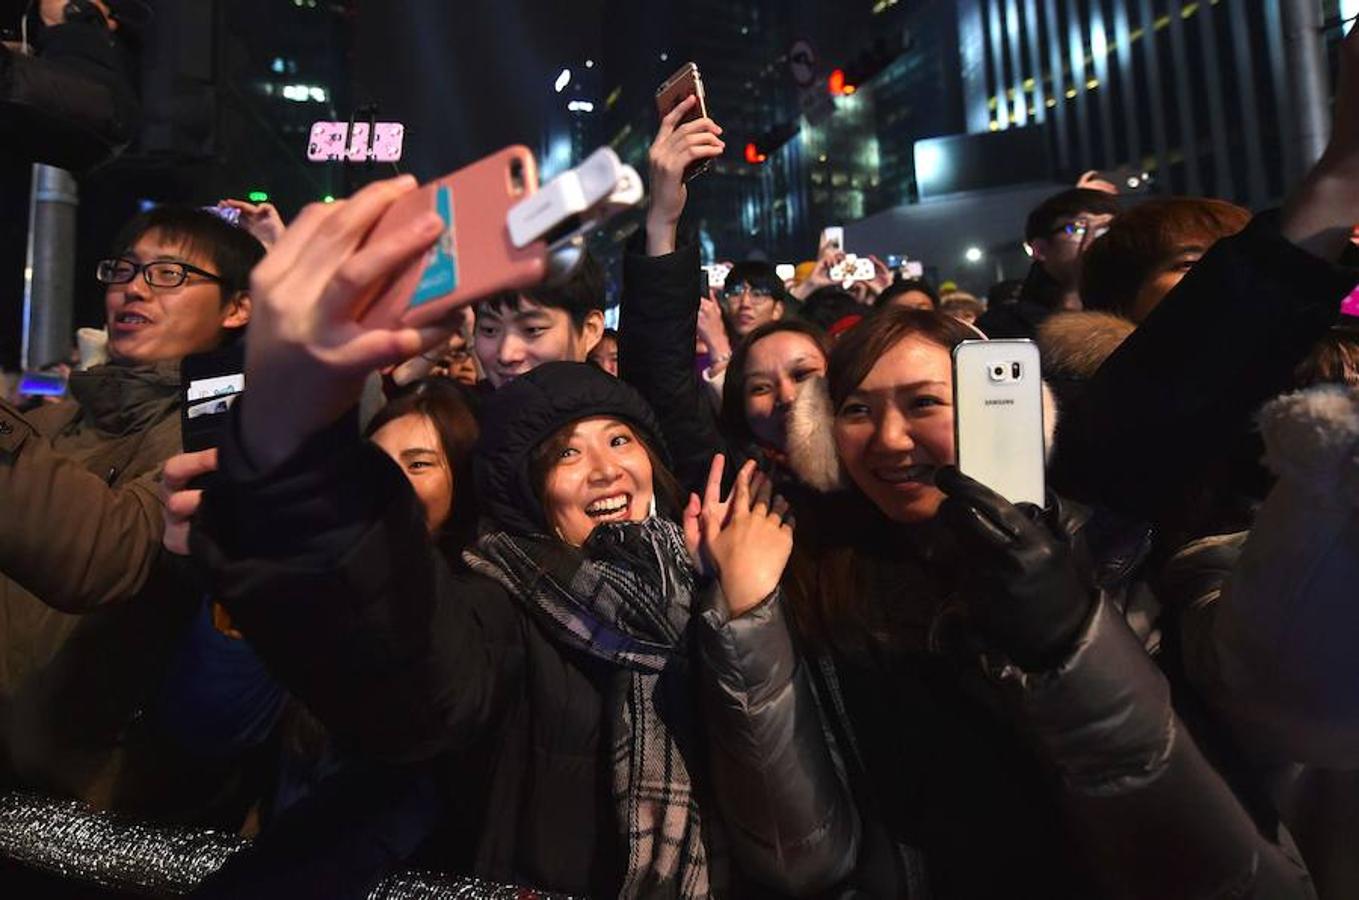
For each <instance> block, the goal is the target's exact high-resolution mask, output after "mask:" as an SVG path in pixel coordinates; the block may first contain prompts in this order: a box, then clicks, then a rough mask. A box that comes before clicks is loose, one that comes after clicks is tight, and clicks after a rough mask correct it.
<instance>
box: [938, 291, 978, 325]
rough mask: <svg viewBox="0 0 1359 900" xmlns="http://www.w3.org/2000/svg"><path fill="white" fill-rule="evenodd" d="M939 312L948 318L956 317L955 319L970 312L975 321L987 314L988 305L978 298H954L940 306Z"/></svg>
mask: <svg viewBox="0 0 1359 900" xmlns="http://www.w3.org/2000/svg"><path fill="white" fill-rule="evenodd" d="M939 311H940V312H941V313H943V314H944V315H946V316H954V317H955V318H956V317H957V314H958V313H960V312H970V313H972V318H973V319H979V318H981V316H982V314H983V313H985V312H986V304H984V303H982V302H981V301H980V300H978V299H977V298H976V297H968V296H953V297H949V298H948V299H947V300H945V301H944V302H943V303H941V304H939Z"/></svg>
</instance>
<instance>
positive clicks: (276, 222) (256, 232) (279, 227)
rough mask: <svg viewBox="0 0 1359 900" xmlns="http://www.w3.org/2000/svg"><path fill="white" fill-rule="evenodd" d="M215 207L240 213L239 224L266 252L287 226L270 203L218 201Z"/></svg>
mask: <svg viewBox="0 0 1359 900" xmlns="http://www.w3.org/2000/svg"><path fill="white" fill-rule="evenodd" d="M217 205H218V206H219V207H222V208H224V209H238V210H240V211H241V218H240V224H241V227H242V228H244V229H245V230H246V231H247V232H249V234H250V235H251V236H252V237H253V238H254V239H255V240H257V241H259V242H260V243H261V244H263V245H264V249H266V250H268V249H269V248H270V247H272V246H274V244H275V243H277V242H278V239H279V238H280V237H281V236H282V235H283V229H284V228H286V227H287V226H286V225H285V224H284V223H283V217H282V216H280V215H279V214H278V209H277V208H276V207H275V206H274V204H272V203H247V202H246V201H244V200H219V201H217Z"/></svg>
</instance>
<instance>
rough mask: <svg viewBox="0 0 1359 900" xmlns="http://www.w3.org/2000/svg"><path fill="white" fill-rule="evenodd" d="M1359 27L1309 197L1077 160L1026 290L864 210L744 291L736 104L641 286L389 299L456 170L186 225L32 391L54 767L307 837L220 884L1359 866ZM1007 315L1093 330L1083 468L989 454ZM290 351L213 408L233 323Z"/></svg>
mask: <svg viewBox="0 0 1359 900" xmlns="http://www.w3.org/2000/svg"><path fill="white" fill-rule="evenodd" d="M1343 56H1344V58H1343V62H1342V70H1341V76H1340V84H1339V87H1338V90H1337V102H1336V107H1335V108H1336V122H1335V128H1334V134H1333V137H1332V139H1331V142H1330V145H1329V147H1328V149H1327V152H1326V154H1325V155H1324V156H1323V157H1322V159H1321V160H1320V161H1319V162H1317V163H1316V165H1315V166H1314V167H1313V169H1312V170H1311V171H1310V173H1309V174H1308V175H1307V177H1306V178H1305V179H1304V180H1303V181H1302V182H1301V184H1299V185H1298V186H1297V187H1296V188H1295V190H1294V191H1293V193H1292V194H1291V196H1290V198H1289V200H1288V202H1287V204H1286V205H1285V206H1284V207H1283V208H1282V209H1280V210H1275V211H1272V212H1261V213H1258V214H1252V213H1251V212H1249V211H1247V210H1245V209H1242V208H1240V207H1238V206H1235V205H1233V204H1230V203H1227V202H1225V201H1221V200H1215V199H1209V198H1185V197H1174V198H1162V199H1154V200H1149V201H1146V202H1143V203H1141V204H1139V205H1136V206H1135V207H1132V208H1127V207H1125V206H1124V205H1123V204H1121V203H1120V201H1119V199H1118V198H1117V197H1115V196H1113V195H1112V194H1110V193H1109V192H1108V191H1107V190H1101V189H1095V188H1090V187H1078V188H1073V189H1071V190H1067V191H1063V192H1061V193H1059V194H1057V195H1055V196H1053V197H1052V198H1050V199H1049V200H1047V201H1045V202H1044V203H1042V204H1041V205H1040V206H1039V207H1037V208H1036V209H1035V210H1033V211H1032V212H1031V214H1030V215H1029V216H1028V220H1027V223H1026V226H1025V240H1026V242H1027V244H1028V245H1029V246H1030V248H1031V249H1032V255H1033V265H1032V269H1031V271H1030V273H1029V276H1028V278H1027V279H1025V280H1024V281H1023V282H1022V283H1017V284H1002V285H998V286H997V288H996V290H994V291H992V292H991V296H990V297H989V298H988V301H986V302H984V301H982V300H979V299H978V298H976V297H971V296H963V295H958V294H957V293H956V292H948V293H945V294H943V295H941V293H940V292H939V291H938V290H936V289H935V288H934V287H933V286H931V285H930V284H928V283H925V282H923V281H918V280H908V279H903V278H901V277H900V276H896V275H895V273H892V272H890V271H888V270H887V267H886V266H883V265H882V264H881V263H880V262H878V261H877V260H874V264H875V278H874V279H873V280H872V281H859V282H855V283H854V284H853V285H851V286H850V288H849V289H846V287H845V286H844V285H841V284H836V283H835V282H834V281H833V279H832V277H831V269H832V267H834V266H835V264H836V263H837V262H839V261H840V260H841V258H842V257H841V255H840V251H839V249H838V248H836V247H834V246H826V247H823V248H820V251H819V253H818V258H817V260H816V261H815V263H814V264H813V265H811V266H807V267H804V272H803V275H804V277H803V278H801V279H800V280H793V281H792V282H789V281H786V280H785V279H783V278H781V277H779V274H778V272H777V270H776V269H775V267H774V266H772V265H770V264H768V263H766V262H762V261H757V260H747V261H739V262H737V263H736V264H735V265H734V266H732V267H731V269H730V271H729V273H728V274H727V277H726V280H725V282H724V284H723V285H722V286H721V287H720V289H719V288H714V287H712V286H710V285H708V284H707V283H706V282H705V272H704V269H703V267H702V266H701V265H700V256H699V247H698V245H697V243H696V242H695V241H694V240H692V239H691V238H690V237H689V236H688V234H687V232H686V230H685V229H684V228H682V227H681V221H682V217H683V212H684V207H685V203H686V200H687V194H688V191H690V190H695V191H701V190H703V189H704V187H703V181H702V179H701V178H700V179H697V180H695V181H693V182H689V183H686V181H685V180H684V173H685V171H686V170H687V169H689V168H690V166H692V165H693V164H694V163H696V162H699V161H702V160H706V159H710V158H713V157H715V156H718V155H719V154H721V153H722V152H723V150H724V144H723V141H722V138H721V134H722V129H721V128H720V126H719V125H718V124H717V123H715V122H713V121H712V120H710V119H707V118H700V119H696V120H693V121H689V122H684V121H683V117H684V114H685V112H686V111H687V105H688V103H689V102H692V101H688V102H686V104H681V106H680V107H678V108H677V109H676V110H675V111H673V112H672V113H670V114H669V115H667V116H666V117H665V118H664V119H663V120H662V121H661V123H660V127H659V130H658V133H657V135H656V138H655V141H654V143H653V144H652V146H651V150H650V156H649V163H650V174H649V179H648V182H649V184H648V187H649V193H650V201H649V206H648V208H647V213H646V217H645V224H644V227H642V228H641V229H640V230H639V231H638V233H637V234H636V236H635V237H634V239H633V241H632V243H631V244H630V245H629V246H628V248H627V251H626V254H625V256H624V259H623V263H622V266H623V275H622V286H623V287H622V297H621V304H620V313H619V323H618V328H617V330H613V329H609V328H606V327H605V310H604V288H603V276H602V272H601V270H600V268H599V266H598V265H597V264H595V263H594V262H593V261H591V260H589V259H588V258H587V259H586V261H585V263H584V264H583V265H582V266H581V267H580V268H579V269H578V270H577V271H576V272H575V273H574V274H573V275H572V276H571V277H570V278H569V279H568V280H567V281H565V282H564V283H561V284H556V285H551V286H542V287H536V288H532V289H529V290H526V291H522V292H521V291H511V292H505V293H503V294H498V295H494V296H490V297H484V298H481V299H479V300H478V301H477V302H476V303H475V304H474V305H472V306H471V307H468V308H466V309H465V310H461V311H459V312H458V314H457V315H455V316H454V317H453V318H451V319H450V320H448V321H446V322H443V323H441V324H440V325H439V326H437V327H427V328H422V329H414V328H409V327H405V326H403V325H402V324H401V323H400V321H399V320H398V319H395V318H392V317H391V316H392V314H391V313H390V312H385V311H382V310H377V309H369V310H367V311H365V312H361V313H360V312H358V311H357V310H358V309H359V308H360V305H359V302H360V301H361V299H362V298H363V297H364V296H365V295H366V292H367V291H369V289H370V287H371V286H372V285H374V284H378V283H381V282H383V281H384V280H385V279H386V278H388V277H389V276H390V274H391V273H393V272H394V271H396V270H397V269H398V267H400V266H401V265H402V264H403V263H405V262H406V261H408V260H410V259H411V258H413V257H414V256H416V255H418V254H420V253H423V252H424V251H425V250H426V249H427V248H428V247H429V246H430V245H431V244H432V243H433V242H434V241H435V240H436V239H437V237H438V235H439V234H440V232H441V230H442V222H441V220H440V219H439V218H438V216H437V215H435V214H434V213H432V212H431V213H429V214H428V215H427V216H426V217H425V218H423V219H417V220H415V221H413V222H412V223H411V226H410V227H409V228H408V229H406V230H405V231H403V232H401V233H397V234H392V235H390V236H389V237H388V238H387V239H386V240H384V241H381V242H376V243H374V242H366V241H365V240H364V239H365V237H366V235H367V234H368V233H369V231H370V229H371V228H372V226H373V224H374V222H375V221H376V220H377V219H378V217H380V216H381V215H382V213H383V212H384V211H385V210H386V209H387V208H389V207H390V206H391V204H393V203H394V202H396V201H397V200H398V199H399V198H400V197H402V196H403V195H405V194H406V193H407V192H408V191H410V190H412V189H413V188H414V187H415V182H414V180H413V179H411V178H409V177H400V178H395V179H391V180H387V181H380V182H376V183H374V184H371V185H369V186H368V187H366V188H364V189H362V190H361V191H359V192H357V193H356V194H355V195H354V196H353V197H351V198H349V199H346V200H341V201H338V202H334V203H330V204H317V205H313V206H311V207H308V208H306V209H305V210H303V211H302V212H301V213H300V215H298V216H297V218H296V219H295V220H294V221H293V222H292V223H291V224H288V225H286V226H285V225H284V224H283V222H282V221H281V220H280V219H279V218H278V216H277V213H276V212H275V211H274V210H272V208H270V207H265V206H253V205H250V204H244V203H240V202H236V201H233V202H232V205H234V206H235V207H236V208H237V209H238V210H239V212H240V222H239V224H235V225H233V224H230V223H228V222H227V221H224V220H223V218H222V217H220V216H216V215H213V214H211V213H209V212H206V211H204V210H202V209H198V208H193V207H188V206H185V207H176V206H164V207H157V208H155V209H153V210H151V211H149V212H145V213H142V214H140V215H138V216H137V217H136V218H135V219H133V220H132V221H131V222H130V223H129V224H128V225H127V227H126V228H125V229H124V231H123V233H122V234H121V235H119V236H118V238H117V240H116V241H115V242H114V245H113V247H112V248H111V253H110V256H109V258H108V259H107V260H105V261H104V262H102V263H101V264H100V266H99V269H98V272H97V277H98V279H99V280H100V281H101V282H103V283H104V285H105V288H106V294H105V304H106V329H105V331H106V333H105V334H103V335H100V336H99V339H98V340H95V339H94V338H89V340H87V341H83V342H82V349H85V350H87V351H88V352H84V353H82V354H81V357H82V361H81V362H77V363H75V364H74V367H73V370H72V371H71V372H70V374H69V382H68V385H69V397H68V398H67V399H64V400H62V401H60V402H53V403H39V404H29V405H27V406H25V407H22V408H21V407H20V406H19V405H17V404H16V403H14V402H11V401H10V400H0V507H3V509H4V510H5V511H6V515H5V516H4V518H3V520H0V574H2V575H3V577H0V741H3V747H4V753H3V754H0V777H2V778H3V782H0V783H2V784H3V785H4V786H6V787H8V788H10V789H20V788H22V789H27V790H36V791H40V792H43V793H45V794H48V795H52V796H59V797H67V798H76V799H79V800H81V801H83V802H84V803H86V804H89V805H90V806H91V807H94V808H98V809H106V810H114V811H116V812H117V813H119V814H120V815H125V816H127V817H130V818H132V819H135V820H136V821H142V822H149V823H157V824H160V825H166V826H181V827H189V826H206V827H211V828H215V829H219V830H224V831H227V832H233V833H240V834H244V835H248V836H251V837H253V838H254V840H253V843H252V845H251V847H250V848H249V849H248V850H245V851H243V852H241V853H239V854H237V855H235V856H234V857H232V858H231V859H230V860H229V861H228V862H227V864H226V865H225V866H223V867H222V868H221V869H220V870H218V871H216V872H215V873H214V874H212V875H211V876H210V877H208V878H207V879H206V881H204V882H203V883H202V884H201V885H200V886H199V887H198V888H197V891H196V893H195V896H202V897H244V896H249V897H262V896H279V897H282V896H364V895H366V893H367V892H368V890H370V889H371V888H372V886H373V885H374V884H376V883H377V882H378V881H379V880H380V879H382V878H383V877H384V876H385V875H387V874H388V873H390V872H392V871H394V870H396V869H400V868H404V867H409V866H421V867H425V868H430V869H436V870H441V871H445V872H450V873H457V874H466V875H472V876H476V877H478V878H482V879H488V880H490V881H494V882H498V883H501V884H506V885H519V886H522V887H524V888H526V889H527V888H533V889H539V890H544V891H550V892H560V893H562V894H568V895H576V896H590V897H612V896H619V897H629V898H632V897H639V898H640V897H646V898H652V897H667V898H685V900H690V898H709V897H715V898H720V897H782V896H789V897H874V898H877V897H909V898H926V897H937V898H995V897H1009V896H1016V897H1051V898H1091V897H1145V898H1165V897H1185V898H1210V897H1211V898H1218V897H1241V898H1262V900H1263V898H1269V900H1285V898H1307V897H1318V896H1320V897H1322V898H1327V900H1329V898H1340V897H1352V896H1355V895H1356V893H1357V892H1359V863H1356V858H1355V856H1354V854H1353V853H1352V848H1353V846H1354V840H1355V839H1359V829H1356V827H1355V823H1356V821H1359V817H1357V816H1356V811H1359V781H1356V779H1355V778H1354V776H1353V771H1354V768H1355V766H1356V763H1359V702H1356V698H1357V697H1359V695H1356V693H1355V692H1354V690H1353V685H1354V683H1355V681H1354V678H1355V675H1356V674H1359V673H1356V665H1355V662H1354V660H1355V659H1356V658H1359V657H1356V656H1355V654H1353V653H1352V652H1351V645H1350V644H1349V641H1350V640H1351V639H1352V636H1353V634H1354V632H1353V631H1351V630H1350V629H1351V628H1353V627H1354V626H1355V625H1356V615H1355V612H1354V605H1353V602H1352V599H1353V587H1352V585H1353V584H1355V583H1356V576H1357V575H1359V331H1356V330H1355V327H1354V324H1353V320H1350V319H1346V318H1345V317H1342V316H1341V315H1340V309H1341V304H1342V301H1343V300H1344V299H1345V298H1346V297H1347V296H1349V295H1350V294H1351V293H1352V292H1353V291H1354V290H1355V287H1356V283H1359V271H1356V270H1355V269H1353V268H1350V267H1349V266H1348V265H1347V263H1348V262H1350V261H1351V258H1352V257H1354V255H1355V248H1354V247H1353V245H1352V244H1351V233H1352V226H1353V225H1354V221H1355V218H1356V210H1359V93H1357V92H1359V36H1351V37H1350V38H1349V39H1348V40H1347V41H1346V42H1345V44H1344V45H1343ZM460 227H463V228H474V227H484V228H497V227H503V225H502V224H501V223H496V222H482V223H472V222H465V223H461V225H460ZM86 337H89V336H86ZM987 337H990V338H1001V337H1004V338H1029V339H1032V340H1034V341H1036V342H1037V343H1038V345H1039V347H1040V350H1041V353H1042V359H1043V369H1044V376H1045V379H1046V382H1047V403H1046V406H1045V416H1046V419H1047V421H1046V423H1045V424H1046V426H1047V454H1048V485H1049V488H1050V490H1049V493H1048V498H1047V502H1046V503H1045V504H1044V505H1043V507H1041V508H1040V507H1037V506H1032V505H1027V504H1019V505H1016V504H1012V503H1010V502H1008V501H1006V500H1005V499H1003V498H1002V497H1001V496H1000V495H999V494H997V493H996V492H994V491H992V490H991V489H989V488H988V487H987V486H985V485H983V484H980V483H978V482H977V481H975V480H973V479H972V478H969V477H968V476H967V475H965V474H963V473H962V472H960V471H959V470H958V468H957V467H956V448H955V432H954V409H953V402H954V398H953V390H952V386H953V372H952V361H951V354H952V351H953V350H954V348H956V347H957V346H959V345H960V344H961V343H962V342H964V341H969V340H979V339H984V338H987ZM238 342H239V343H243V345H244V354H245V360H246V362H245V385H246V388H245V391H244V392H243V393H242V394H241V396H240V399H239V400H237V401H236V402H235V404H234V406H233V407H232V409H231V412H230V413H229V415H228V417H227V426H226V428H225V430H224V432H223V434H222V436H221V441H220V445H219V446H218V447H216V448H214V449H209V450H202V451H198V452H191V453H185V452H181V449H182V437H181V425H182V418H181V416H182V410H181V364H182V363H183V362H184V360H186V359H188V358H191V357H194V356H196V355H198V354H203V353H207V352H211V351H219V350H220V349H221V348H222V347H223V346H228V345H233V344H237V343H238ZM85 344H88V345H89V346H88V347H85V346H84V345H85Z"/></svg>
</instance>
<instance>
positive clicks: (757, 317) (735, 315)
mask: <svg viewBox="0 0 1359 900" xmlns="http://www.w3.org/2000/svg"><path fill="white" fill-rule="evenodd" d="M722 299H723V302H724V304H725V306H726V309H727V315H728V316H729V317H730V318H731V322H732V326H733V328H734V330H735V331H736V336H737V337H745V336H746V335H748V334H750V333H751V332H752V331H754V330H755V329H756V328H759V327H760V326H761V325H763V324H764V323H766V322H773V321H774V320H776V319H781V318H783V303H782V301H779V300H775V299H774V295H773V293H771V292H770V291H769V289H768V288H765V287H761V286H760V285H750V284H745V283H740V284H728V285H726V286H725V287H724V288H723V289H722Z"/></svg>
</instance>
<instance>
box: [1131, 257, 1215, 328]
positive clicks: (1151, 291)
mask: <svg viewBox="0 0 1359 900" xmlns="http://www.w3.org/2000/svg"><path fill="white" fill-rule="evenodd" d="M1209 243H1210V242H1209V241H1203V242H1199V243H1187V244H1183V245H1181V246H1179V247H1176V248H1175V252H1174V253H1173V254H1171V255H1170V257H1169V258H1168V259H1166V260H1165V261H1164V262H1163V263H1161V264H1160V265H1159V266H1157V267H1156V268H1155V269H1153V270H1152V271H1151V274H1149V275H1148V276H1147V278H1146V280H1145V281H1143V282H1142V287H1141V288H1139V289H1138V291H1137V297H1136V298H1135V299H1134V300H1133V305H1132V309H1129V310H1127V312H1126V315H1127V316H1128V318H1130V319H1132V320H1133V321H1134V322H1137V323H1138V324H1139V325H1140V324H1141V323H1142V322H1143V320H1145V319H1146V318H1147V316H1149V315H1151V311H1152V310H1153V309H1155V308H1156V307H1157V306H1159V305H1160V303H1161V301H1162V300H1164V299H1165V297H1166V294H1169V293H1170V291H1171V289H1172V288H1174V287H1175V285H1177V284H1179V283H1180V280H1181V279H1182V278H1184V276H1185V275H1187V274H1189V270H1190V269H1192V268H1194V263H1196V262H1198V261H1199V259H1200V257H1202V256H1203V254H1205V253H1207V252H1208V244H1209Z"/></svg>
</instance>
